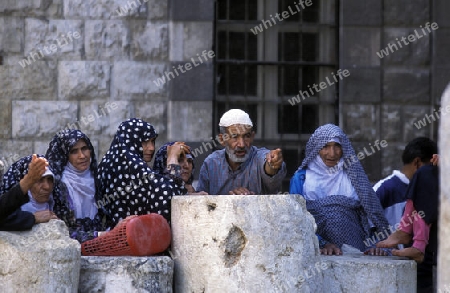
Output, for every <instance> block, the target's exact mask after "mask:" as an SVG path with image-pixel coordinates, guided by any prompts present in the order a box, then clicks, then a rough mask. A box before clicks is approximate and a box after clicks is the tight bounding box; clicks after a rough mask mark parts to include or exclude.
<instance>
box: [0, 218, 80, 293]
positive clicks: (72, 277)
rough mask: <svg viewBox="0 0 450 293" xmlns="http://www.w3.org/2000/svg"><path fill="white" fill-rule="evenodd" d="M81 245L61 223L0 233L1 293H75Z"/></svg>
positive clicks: (58, 221) (53, 221)
mask: <svg viewBox="0 0 450 293" xmlns="http://www.w3.org/2000/svg"><path fill="white" fill-rule="evenodd" d="M79 276H80V244H79V243H78V242H77V241H76V240H73V239H71V238H69V231H68V229H67V227H66V225H65V224H64V222H63V221H60V220H51V221H50V222H49V223H44V224H38V225H35V226H34V227H33V229H32V230H31V231H24V232H0V291H1V292H7V293H9V292H74V293H76V292H77V289H78V280H79Z"/></svg>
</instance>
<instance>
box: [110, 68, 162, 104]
mask: <svg viewBox="0 0 450 293" xmlns="http://www.w3.org/2000/svg"><path fill="white" fill-rule="evenodd" d="M166 70H167V68H166V66H165V65H163V64H155V63H150V62H125V61H123V62H116V63H115V65H114V67H113V73H112V74H113V77H112V78H113V81H114V82H113V86H112V97H113V98H114V99H116V100H119V99H120V100H124V99H140V100H147V99H149V98H150V99H158V98H160V99H163V98H165V97H167V90H166V82H167V79H166V76H165V75H164V73H165V72H166ZM161 78H162V79H164V81H161V80H159V79H161ZM158 82H160V83H158ZM157 84H159V86H158V85H157Z"/></svg>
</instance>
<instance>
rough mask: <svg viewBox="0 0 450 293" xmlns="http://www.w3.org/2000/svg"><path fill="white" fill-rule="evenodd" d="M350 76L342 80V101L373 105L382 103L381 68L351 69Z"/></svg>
mask: <svg viewBox="0 0 450 293" xmlns="http://www.w3.org/2000/svg"><path fill="white" fill-rule="evenodd" d="M347 70H348V71H349V72H350V75H349V76H347V77H345V78H344V79H342V81H340V83H342V95H341V97H342V98H341V99H342V101H345V102H353V103H354V102H355V101H358V102H363V103H373V102H375V103H376V102H380V101H381V90H380V89H381V81H380V79H381V77H380V69H379V68H351V69H347Z"/></svg>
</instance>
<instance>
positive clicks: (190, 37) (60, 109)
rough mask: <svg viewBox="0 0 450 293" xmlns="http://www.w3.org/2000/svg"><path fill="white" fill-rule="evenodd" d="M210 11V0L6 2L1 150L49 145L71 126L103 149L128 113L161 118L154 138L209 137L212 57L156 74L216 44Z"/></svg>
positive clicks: (7, 154) (0, 33)
mask: <svg viewBox="0 0 450 293" xmlns="http://www.w3.org/2000/svg"><path fill="white" fill-rule="evenodd" d="M191 2H192V3H191ZM186 11H189V13H185V12H186ZM213 13H214V9H213V2H212V1H190V4H189V5H188V4H186V3H185V2H184V1H168V0H101V1H84V0H83V1H81V0H35V1H26V0H18V1H2V2H1V3H0V119H1V120H0V125H1V126H0V159H2V160H3V161H4V162H5V163H6V164H7V165H10V164H11V163H12V162H14V161H15V160H17V159H18V158H20V157H22V156H25V155H29V154H30V153H32V152H37V153H45V151H46V149H47V146H48V142H49V141H50V139H51V137H52V136H53V135H54V134H55V133H56V132H57V131H58V130H61V129H64V128H67V127H72V128H73V127H76V128H80V129H81V130H83V131H84V132H85V133H86V134H87V135H88V136H89V137H90V138H91V141H92V142H93V144H94V147H95V149H96V150H97V155H98V157H100V158H101V156H102V155H103V154H104V153H105V152H106V150H107V149H108V148H109V145H110V143H111V141H112V138H113V135H114V133H115V131H116V128H117V126H118V125H119V123H120V122H121V121H123V120H125V119H127V118H130V117H140V118H142V119H144V120H147V121H149V122H150V123H152V124H153V125H154V126H155V127H156V129H157V131H158V132H159V133H160V135H159V139H158V141H157V145H160V144H162V143H164V142H166V141H167V140H175V139H181V140H186V141H194V140H198V141H203V140H205V139H207V138H209V137H210V136H211V130H210V126H211V119H212V117H211V115H210V114H209V113H211V109H212V93H213V90H212V81H213V79H212V76H213V75H212V72H213V70H212V68H213V67H212V61H211V59H209V60H207V61H204V63H203V64H201V66H198V67H196V68H192V70H191V71H189V72H188V73H186V74H183V75H180V76H178V77H175V78H172V80H171V81H168V82H166V83H165V84H163V83H161V84H160V86H158V85H157V84H156V82H154V81H157V79H158V78H161V77H163V76H165V72H168V71H171V70H173V66H178V65H179V64H185V63H186V62H188V61H189V60H191V58H193V57H197V54H201V53H202V52H203V51H204V50H207V51H209V50H211V48H212V40H213V31H212V28H213V21H212V20H213ZM25 59H26V60H25ZM28 63H29V64H28ZM199 85H202V86H199ZM187 101H194V102H193V103H187ZM195 101H201V102H195ZM193 117H195V118H193ZM198 117H201V119H198Z"/></svg>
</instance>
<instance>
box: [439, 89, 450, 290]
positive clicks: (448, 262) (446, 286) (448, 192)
mask: <svg viewBox="0 0 450 293" xmlns="http://www.w3.org/2000/svg"><path fill="white" fill-rule="evenodd" d="M442 106H443V107H444V108H446V107H449V108H450V84H449V86H447V88H446V90H445V92H444V94H443V95H442ZM449 127H450V115H446V116H443V117H442V119H441V120H440V125H439V130H440V131H439V132H440V137H439V141H438V143H439V150H440V152H441V158H442V160H440V161H439V164H440V172H441V173H440V182H441V195H440V212H439V252H438V269H437V272H438V276H437V279H438V286H437V287H438V288H439V289H441V290H442V291H438V292H439V293H441V292H450V254H449V251H450V241H449V240H450V182H449V180H448V179H449V178H450V174H449V172H450V154H449V152H450V150H449V148H448V147H447V146H448V144H449V143H450V134H449V133H448V129H449Z"/></svg>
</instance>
